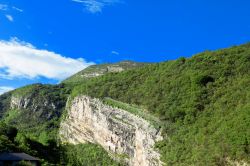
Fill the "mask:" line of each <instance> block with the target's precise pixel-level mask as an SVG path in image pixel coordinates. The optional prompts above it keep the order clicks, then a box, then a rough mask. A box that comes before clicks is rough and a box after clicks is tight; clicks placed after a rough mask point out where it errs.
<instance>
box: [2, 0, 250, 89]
mask: <svg viewBox="0 0 250 166" xmlns="http://www.w3.org/2000/svg"><path fill="white" fill-rule="evenodd" d="M249 6H250V1H249V0H174V1H169V0H60V1H59V0H43V1H39V0H35V1H31V0H21V1H20V0H11V1H10V0H0V40H1V42H0V93H2V92H4V91H7V90H10V89H11V88H17V87H20V86H23V85H26V84H30V83H36V82H42V83H58V82H60V81H61V80H63V79H64V78H66V77H68V76H69V75H71V74H73V73H75V72H77V71H79V70H81V69H82V68H85V67H87V66H88V65H91V64H94V63H96V64H99V63H106V62H117V61H121V60H134V61H139V62H160V61H166V60H172V59H176V58H178V57H180V56H185V57H190V56H192V55H193V54H195V53H199V52H201V51H204V50H215V49H219V48H225V47H229V46H233V45H238V44H243V43H246V42H249V41H250V10H249Z"/></svg>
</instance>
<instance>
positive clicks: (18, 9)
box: [12, 6, 23, 12]
mask: <svg viewBox="0 0 250 166" xmlns="http://www.w3.org/2000/svg"><path fill="white" fill-rule="evenodd" d="M12 9H14V10H16V11H18V12H23V9H20V8H17V7H15V6H12Z"/></svg>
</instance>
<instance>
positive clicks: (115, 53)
mask: <svg viewBox="0 0 250 166" xmlns="http://www.w3.org/2000/svg"><path fill="white" fill-rule="evenodd" d="M111 54H113V55H120V53H119V52H117V51H111Z"/></svg>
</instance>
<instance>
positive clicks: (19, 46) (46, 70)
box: [0, 38, 94, 81]
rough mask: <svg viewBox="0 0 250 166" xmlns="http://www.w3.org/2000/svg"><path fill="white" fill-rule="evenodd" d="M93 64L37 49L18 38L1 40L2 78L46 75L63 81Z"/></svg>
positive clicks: (31, 77)
mask: <svg viewBox="0 0 250 166" xmlns="http://www.w3.org/2000/svg"><path fill="white" fill-rule="evenodd" d="M92 64H94V63H91V62H90V63H89V62H86V61H85V60H84V59H73V58H69V57H64V56H62V55H60V54H57V53H54V52H51V51H47V50H40V49H37V48H35V47H34V46H33V45H31V44H30V43H26V42H22V41H19V40H18V39H17V38H14V39H11V40H10V41H1V40H0V78H3V79H16V78H27V79H34V78H37V77H46V78H49V79H55V80H59V81H61V80H63V79H65V78H67V77H69V76H71V75H73V74H74V73H76V72H78V71H80V70H82V69H84V68H86V67H88V66H89V65H92Z"/></svg>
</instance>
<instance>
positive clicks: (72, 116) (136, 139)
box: [59, 96, 162, 166]
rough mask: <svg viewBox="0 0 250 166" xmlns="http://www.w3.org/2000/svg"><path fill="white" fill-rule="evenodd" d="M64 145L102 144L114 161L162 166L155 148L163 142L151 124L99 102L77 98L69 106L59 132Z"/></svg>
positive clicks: (137, 165)
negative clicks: (158, 143) (65, 143)
mask: <svg viewBox="0 0 250 166" xmlns="http://www.w3.org/2000/svg"><path fill="white" fill-rule="evenodd" d="M59 134H60V138H61V141H62V142H67V143H72V144H78V143H85V142H91V143H96V144H100V145H101V146H102V147H103V148H104V149H105V150H107V151H108V152H110V154H111V155H112V156H114V158H117V159H122V160H123V161H125V162H126V163H127V164H129V165H133V166H158V165H161V161H160V155H159V153H158V152H157V151H155V149H154V144H155V142H156V141H159V140H161V139H162V137H161V136H160V132H159V131H157V130H156V129H155V128H153V127H152V126H151V125H150V124H149V123H148V122H147V121H145V120H143V119H141V118H139V117H137V116H135V115H133V114H131V113H129V112H126V111H124V110H121V109H117V108H112V107H110V106H107V105H104V104H103V103H102V102H101V101H100V100H98V99H92V98H90V97H87V96H81V97H76V98H75V99H74V100H73V101H72V102H71V104H70V106H69V107H68V113H67V116H66V119H65V120H64V121H63V122H62V123H61V126H60V130H59Z"/></svg>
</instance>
